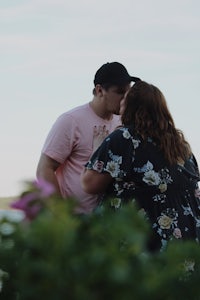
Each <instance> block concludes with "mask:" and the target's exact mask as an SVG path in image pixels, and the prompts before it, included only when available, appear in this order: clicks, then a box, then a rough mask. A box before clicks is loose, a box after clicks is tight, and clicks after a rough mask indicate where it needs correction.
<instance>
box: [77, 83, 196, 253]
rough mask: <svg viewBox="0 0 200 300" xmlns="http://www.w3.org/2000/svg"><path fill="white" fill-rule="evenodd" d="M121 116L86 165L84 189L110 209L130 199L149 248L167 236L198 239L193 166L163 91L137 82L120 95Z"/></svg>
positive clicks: (185, 142)
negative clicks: (148, 229)
mask: <svg viewBox="0 0 200 300" xmlns="http://www.w3.org/2000/svg"><path fill="white" fill-rule="evenodd" d="M121 115H122V124H123V127H122V128H118V129H117V130H115V131H114V132H113V133H112V134H110V135H109V136H108V137H107V138H106V139H105V140H104V141H103V143H102V144H101V146H100V147H99V148H98V149H97V151H96V152H95V153H94V154H93V156H92V157H91V159H90V161H89V162H88V163H87V165H86V170H85V172H84V174H83V175H82V185H83V188H84V190H85V191H86V192H87V193H91V194H93V193H94V194H95V193H98V194H102V205H104V203H107V204H108V201H109V206H110V207H113V208H114V209H119V208H120V207H121V206H122V205H123V204H124V203H127V202H129V201H136V203H137V205H138V206H139V207H140V208H141V209H143V211H144V212H145V213H146V216H147V218H148V219H149V220H150V222H151V225H152V228H153V232H154V238H153V239H152V245H151V246H150V247H151V248H158V247H161V248H163V247H165V246H166V244H167V241H168V240H171V239H173V238H176V239H193V240H199V239H200V193H199V189H198V181H199V171H198V166H197V162H196V160H195V157H194V155H193V154H192V152H191V148H190V146H189V144H188V143H187V141H186V140H185V138H184V135H183V133H182V132H181V131H180V130H178V129H176V128H175V124H174V121H173V118H172V116H171V114H170V112H169V110H168V107H167V103H166V100H165V98H164V96H163V94H162V93H161V91H160V90H159V89H158V88H157V87H155V86H153V85H151V84H148V83H146V82H144V81H138V82H136V83H135V84H134V86H132V87H131V88H130V90H129V91H128V92H127V94H126V96H125V98H124V99H123V100H122V102H121Z"/></svg>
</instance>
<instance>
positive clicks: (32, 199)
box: [11, 193, 42, 220]
mask: <svg viewBox="0 0 200 300" xmlns="http://www.w3.org/2000/svg"><path fill="white" fill-rule="evenodd" d="M11 207H12V208H15V209H20V210H22V211H24V213H25V215H26V219H28V220H32V219H34V218H35V217H36V216H37V215H38V213H39V211H40V210H41V209H42V203H41V201H39V200H36V194H35V193H27V194H25V195H24V196H22V197H21V198H19V199H17V200H16V201H14V202H13V203H11Z"/></svg>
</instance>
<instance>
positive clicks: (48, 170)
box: [36, 154, 61, 196]
mask: <svg viewBox="0 0 200 300" xmlns="http://www.w3.org/2000/svg"><path fill="white" fill-rule="evenodd" d="M59 166H60V163H59V162H57V161H56V160H54V159H52V158H51V157H49V156H47V155H46V154H41V156H40V159H39V162H38V166H37V171H36V176H37V178H38V179H40V178H43V179H45V180H46V181H48V182H50V183H52V185H53V186H54V187H55V190H56V194H58V195H59V196H61V192H60V188H59V185H58V181H57V178H56V174H55V172H56V170H57V168H58V167H59Z"/></svg>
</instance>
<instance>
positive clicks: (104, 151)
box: [86, 129, 130, 177]
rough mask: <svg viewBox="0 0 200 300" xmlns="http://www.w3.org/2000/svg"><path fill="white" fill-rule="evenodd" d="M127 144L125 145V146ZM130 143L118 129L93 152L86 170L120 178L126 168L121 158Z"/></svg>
mask: <svg viewBox="0 0 200 300" xmlns="http://www.w3.org/2000/svg"><path fill="white" fill-rule="evenodd" d="M126 143H127V145H126ZM129 143H130V141H128V140H126V139H125V138H124V137H123V132H122V131H121V130H120V129H117V130H115V131H114V132H112V133H111V134H110V135H108V137H107V138H105V139H104V141H103V143H102V144H101V145H100V147H99V148H98V149H97V150H96V151H95V152H94V154H93V155H92V157H91V159H90V160H89V162H88V163H87V164H86V168H87V169H90V170H95V171H97V172H99V173H104V172H107V173H110V175H111V176H112V177H120V174H122V173H124V170H125V169H126V166H125V165H124V161H123V158H124V157H125V156H127V155H124V151H126V150H127V146H128V144H129Z"/></svg>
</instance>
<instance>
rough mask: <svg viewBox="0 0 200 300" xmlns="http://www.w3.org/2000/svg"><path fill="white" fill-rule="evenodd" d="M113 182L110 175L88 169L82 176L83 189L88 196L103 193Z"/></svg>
mask: <svg viewBox="0 0 200 300" xmlns="http://www.w3.org/2000/svg"><path fill="white" fill-rule="evenodd" d="M112 180H113V178H112V177H111V175H110V174H109V173H99V172H97V171H94V170H88V169H85V171H84V172H83V173H82V175H81V184H82V188H83V190H84V191H85V192H86V193H88V194H100V193H103V192H104V191H105V190H106V189H107V187H108V186H109V184H110V183H111V182H112Z"/></svg>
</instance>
